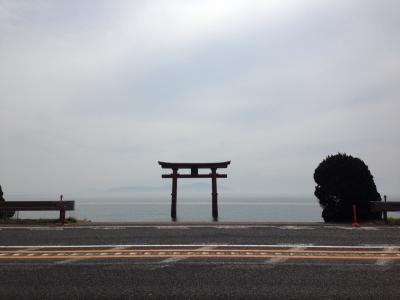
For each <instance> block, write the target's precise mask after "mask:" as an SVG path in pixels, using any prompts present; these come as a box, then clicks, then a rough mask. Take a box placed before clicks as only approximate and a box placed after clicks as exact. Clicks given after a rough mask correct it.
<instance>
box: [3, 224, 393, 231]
mask: <svg viewBox="0 0 400 300" xmlns="http://www.w3.org/2000/svg"><path fill="white" fill-rule="evenodd" d="M129 228H154V229H189V228H216V229H249V228H278V229H279V228H280V229H293V230H301V229H310V228H312V229H317V228H324V229H330V228H332V229H343V230H380V229H382V228H384V229H385V230H391V229H392V230H398V229H399V228H400V226H390V227H387V226H382V227H376V226H363V225H362V226H360V227H352V226H351V225H348V226H345V225H326V224H323V223H321V224H318V223H316V224H305V225H301V224H293V225H291V224H232V225H230V224H198V225H195V224H193V225H187V224H186V225H183V224H182V225H168V224H165V225H157V224H154V225H87V226H84V225H63V226H58V225H57V226H2V227H0V230H7V229H28V230H73V229H95V230H119V229H129Z"/></svg>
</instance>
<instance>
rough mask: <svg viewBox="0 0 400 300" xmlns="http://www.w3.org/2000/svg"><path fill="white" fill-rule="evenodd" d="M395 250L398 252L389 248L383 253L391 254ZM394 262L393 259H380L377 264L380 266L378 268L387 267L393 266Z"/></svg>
mask: <svg viewBox="0 0 400 300" xmlns="http://www.w3.org/2000/svg"><path fill="white" fill-rule="evenodd" d="M393 250H396V249H395V248H393V247H388V248H386V249H385V250H384V251H383V252H391V251H393ZM382 254H383V253H382ZM392 262H393V260H392V259H385V258H381V259H378V260H377V261H376V263H375V264H376V265H378V266H386V265H389V264H391V263H392Z"/></svg>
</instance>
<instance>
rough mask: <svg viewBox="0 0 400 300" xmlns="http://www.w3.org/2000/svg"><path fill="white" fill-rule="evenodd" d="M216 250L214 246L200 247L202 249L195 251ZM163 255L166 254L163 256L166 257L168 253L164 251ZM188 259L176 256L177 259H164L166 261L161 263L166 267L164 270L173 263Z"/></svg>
mask: <svg viewBox="0 0 400 300" xmlns="http://www.w3.org/2000/svg"><path fill="white" fill-rule="evenodd" d="M214 248H215V247H212V246H205V247H200V248H198V249H196V250H195V251H202V250H211V249H214ZM162 253H164V254H162V255H165V253H166V252H165V251H164V252H162ZM173 253H174V255H179V254H181V253H180V252H173ZM175 253H176V254H175ZM189 255H190V254H189ZM186 258H188V257H187V256H175V257H170V258H167V259H164V260H162V261H161V262H160V263H161V264H163V265H164V266H162V268H165V267H167V266H169V265H171V264H172V263H175V262H178V261H181V260H184V259H186Z"/></svg>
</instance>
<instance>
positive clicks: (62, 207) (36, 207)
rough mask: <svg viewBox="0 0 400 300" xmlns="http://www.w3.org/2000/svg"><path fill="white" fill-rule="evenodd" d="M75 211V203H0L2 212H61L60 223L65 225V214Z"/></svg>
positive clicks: (71, 201) (69, 201)
mask: <svg viewBox="0 0 400 300" xmlns="http://www.w3.org/2000/svg"><path fill="white" fill-rule="evenodd" d="M74 209H75V201H73V200H68V201H0V212H4V215H6V213H7V212H12V211H46V210H53V211H59V212H60V221H61V222H62V223H63V224H64V223H65V212H66V211H67V210H74Z"/></svg>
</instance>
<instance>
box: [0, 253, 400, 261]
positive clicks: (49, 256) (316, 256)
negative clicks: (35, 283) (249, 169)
mask: <svg viewBox="0 0 400 300" xmlns="http://www.w3.org/2000/svg"><path fill="white" fill-rule="evenodd" d="M174 256H177V257H185V258H246V259H247V258H259V259H266V258H280V259H306V260H310V259H322V260H377V259H390V260H400V257H399V256H385V257H381V256H322V255H321V256H318V255H237V254H232V255H230V254H229V255H228V254H219V255H217V254H193V255H187V254H180V255H171V254H162V255H160V254H153V255H110V256H104V255H103V256H101V255H84V256H83V255H80V256H78V255H77V256H64V257H63V256H51V255H47V256H0V260H51V259H55V260H63V259H66V258H71V257H72V258H74V259H83V260H85V259H102V260H104V259H121V258H130V259H140V258H165V257H174Z"/></svg>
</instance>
